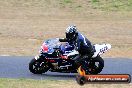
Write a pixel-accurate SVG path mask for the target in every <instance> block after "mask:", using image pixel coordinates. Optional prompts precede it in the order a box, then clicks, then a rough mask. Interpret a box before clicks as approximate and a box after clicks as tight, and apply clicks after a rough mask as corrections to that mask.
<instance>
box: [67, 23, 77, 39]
mask: <svg viewBox="0 0 132 88" xmlns="http://www.w3.org/2000/svg"><path fill="white" fill-rule="evenodd" d="M77 36H78V32H77V28H76V26H75V25H71V26H69V27H68V28H67V29H66V38H67V40H68V41H75V40H76V39H77Z"/></svg>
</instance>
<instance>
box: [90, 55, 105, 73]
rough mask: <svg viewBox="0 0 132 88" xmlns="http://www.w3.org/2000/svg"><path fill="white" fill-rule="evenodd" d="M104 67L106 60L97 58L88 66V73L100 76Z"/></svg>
mask: <svg viewBox="0 0 132 88" xmlns="http://www.w3.org/2000/svg"><path fill="white" fill-rule="evenodd" d="M96 63H98V65H96ZM103 67H104V60H103V59H102V58H101V57H100V56H97V57H96V58H92V60H91V62H90V63H89V66H88V68H89V70H88V71H89V73H90V74H98V73H100V72H101V71H102V69H103Z"/></svg>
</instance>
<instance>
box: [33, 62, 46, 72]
mask: <svg viewBox="0 0 132 88" xmlns="http://www.w3.org/2000/svg"><path fill="white" fill-rule="evenodd" d="M47 68H48V65H47V63H46V62H39V61H36V62H35V63H34V64H33V70H34V72H42V71H44V70H45V69H47Z"/></svg>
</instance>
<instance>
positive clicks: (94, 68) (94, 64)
mask: <svg viewBox="0 0 132 88" xmlns="http://www.w3.org/2000/svg"><path fill="white" fill-rule="evenodd" d="M99 68H100V63H99V62H90V63H89V72H90V73H96V72H97V71H98V69H99Z"/></svg>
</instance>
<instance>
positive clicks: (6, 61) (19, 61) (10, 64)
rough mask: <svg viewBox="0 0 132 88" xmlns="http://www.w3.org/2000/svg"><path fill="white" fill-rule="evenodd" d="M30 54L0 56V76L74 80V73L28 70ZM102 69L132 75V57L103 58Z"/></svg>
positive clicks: (104, 71) (103, 72)
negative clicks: (38, 73) (39, 72)
mask: <svg viewBox="0 0 132 88" xmlns="http://www.w3.org/2000/svg"><path fill="white" fill-rule="evenodd" d="M32 58H33V57H31V56H0V78H29V79H37V80H44V79H53V80H67V79H70V80H75V77H76V74H75V73H58V72H47V73H45V74H41V75H36V74H32V73H31V72H30V71H29V70H28V64H29V62H30V60H31V59H32ZM104 62H105V65H104V69H103V70H102V72H101V73H100V74H130V75H131V76H132V59H129V58H104Z"/></svg>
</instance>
